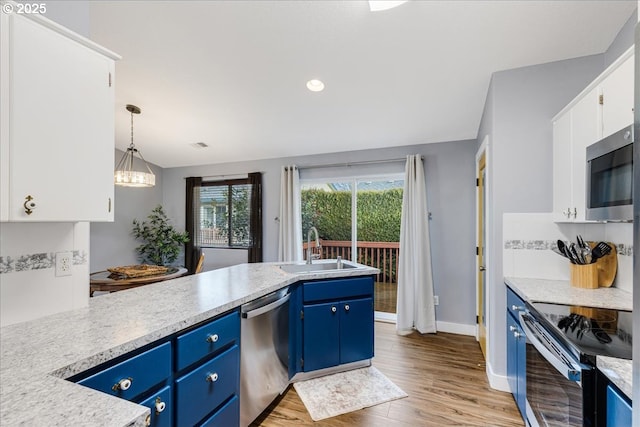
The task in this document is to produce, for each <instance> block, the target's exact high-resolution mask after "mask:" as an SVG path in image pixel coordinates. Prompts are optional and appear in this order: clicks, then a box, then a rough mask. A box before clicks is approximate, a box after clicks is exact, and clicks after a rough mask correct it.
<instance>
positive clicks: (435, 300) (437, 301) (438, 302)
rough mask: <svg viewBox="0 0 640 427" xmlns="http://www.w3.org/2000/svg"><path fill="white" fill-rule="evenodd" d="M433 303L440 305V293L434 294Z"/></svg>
mask: <svg viewBox="0 0 640 427" xmlns="http://www.w3.org/2000/svg"><path fill="white" fill-rule="evenodd" d="M433 305H440V297H439V296H438V295H434V297H433Z"/></svg>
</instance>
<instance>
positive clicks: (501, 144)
mask: <svg viewBox="0 0 640 427" xmlns="http://www.w3.org/2000/svg"><path fill="white" fill-rule="evenodd" d="M634 17H635V14H634V16H632V17H631V18H630V19H629V21H628V22H627V24H625V27H624V28H622V30H621V31H620V33H619V35H618V37H617V38H616V39H615V40H614V42H613V43H612V44H611V47H610V48H609V49H608V50H607V52H606V53H603V54H600V55H593V56H587V57H582V58H576V59H571V60H566V61H558V62H552V63H548V64H540V65H535V66H530V67H524V68H518V69H513V70H507V71H501V72H497V73H495V74H493V76H492V79H491V84H490V87H489V92H488V94H487V100H486V103H485V109H484V114H483V117H482V120H481V124H480V129H479V132H478V140H477V143H478V146H479V145H480V144H481V143H482V141H483V140H484V138H485V136H488V137H489V141H490V148H489V156H490V164H489V173H490V175H491V178H490V179H491V183H490V186H489V188H490V191H491V193H490V196H489V197H490V200H489V206H490V210H491V212H492V214H491V215H490V218H489V223H488V224H487V226H488V240H489V245H490V249H489V250H490V253H489V265H488V279H487V286H488V289H487V292H488V297H487V298H488V304H489V305H490V306H489V308H488V322H489V334H490V344H489V360H488V362H489V366H488V369H489V370H490V372H492V373H494V374H496V375H505V373H506V347H505V345H506V341H505V315H504V309H505V305H506V301H505V300H506V294H505V288H504V284H503V277H502V271H503V267H502V214H503V213H518V212H551V211H552V209H553V174H552V162H553V153H552V149H553V136H552V124H551V119H552V118H553V116H555V115H556V114H557V113H558V112H559V111H560V110H561V109H562V108H563V107H564V106H565V105H566V104H568V103H569V102H570V101H571V100H572V99H573V98H575V96H576V95H578V93H580V92H581V91H582V90H583V89H584V88H585V87H586V86H587V85H588V84H589V83H590V82H591V81H593V79H594V78H595V77H597V76H598V75H599V74H600V73H601V72H602V71H603V70H604V69H605V68H606V67H607V66H609V65H610V64H611V62H613V61H614V60H615V59H616V58H617V57H618V56H619V55H620V54H621V53H622V52H624V51H625V50H626V49H628V48H629V47H630V46H631V44H632V43H633V31H630V30H629V28H628V27H631V28H633V25H635V21H634Z"/></svg>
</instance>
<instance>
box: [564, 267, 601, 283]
mask: <svg viewBox="0 0 640 427" xmlns="http://www.w3.org/2000/svg"><path fill="white" fill-rule="evenodd" d="M569 281H570V282H571V286H573V287H574V288H583V289H597V288H598V286H599V285H598V264H597V262H596V263H594V264H586V265H578V264H569Z"/></svg>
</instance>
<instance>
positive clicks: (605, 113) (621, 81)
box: [601, 56, 634, 138]
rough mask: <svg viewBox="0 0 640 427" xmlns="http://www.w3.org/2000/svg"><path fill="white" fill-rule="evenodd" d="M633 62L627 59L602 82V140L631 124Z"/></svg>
mask: <svg viewBox="0 0 640 427" xmlns="http://www.w3.org/2000/svg"><path fill="white" fill-rule="evenodd" d="M633 61H634V57H633V56H631V57H629V58H627V59H626V60H625V61H624V62H623V63H622V64H621V65H620V66H619V67H618V68H616V69H615V70H613V72H612V73H611V74H609V76H607V78H606V79H605V80H603V81H602V85H601V88H602V138H604V137H606V136H609V135H611V134H613V133H615V132H617V131H619V130H620V129H622V128H624V127H627V126H629V125H630V124H632V123H633V69H634V64H633Z"/></svg>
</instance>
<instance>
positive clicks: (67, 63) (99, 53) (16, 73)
mask: <svg viewBox="0 0 640 427" xmlns="http://www.w3.org/2000/svg"><path fill="white" fill-rule="evenodd" d="M0 19H1V20H2V22H1V23H2V25H1V43H2V50H1V51H2V54H1V55H2V58H1V59H2V64H1V65H0V66H1V67H2V73H1V75H2V77H1V79H2V80H1V84H2V94H3V96H2V99H1V100H0V114H1V118H2V122H3V126H2V131H1V132H2V133H1V134H0V147H1V156H0V157H1V160H0V161H1V165H0V166H1V168H2V183H1V184H0V186H1V191H0V202H1V203H0V204H1V206H2V207H1V208H0V220H2V221H37V222H43V221H56V222H67V221H113V194H114V187H113V167H114V60H115V59H117V58H118V57H117V55H115V54H112V53H110V52H109V51H107V50H106V49H103V48H100V47H99V46H97V45H93V43H92V42H90V41H88V40H86V39H84V38H82V37H80V36H78V35H76V34H74V33H72V32H70V31H67V30H65V29H63V28H61V27H60V26H57V25H56V24H54V23H52V22H51V21H49V20H47V19H45V18H41V17H26V16H23V15H18V14H11V15H8V14H2V15H0Z"/></svg>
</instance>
